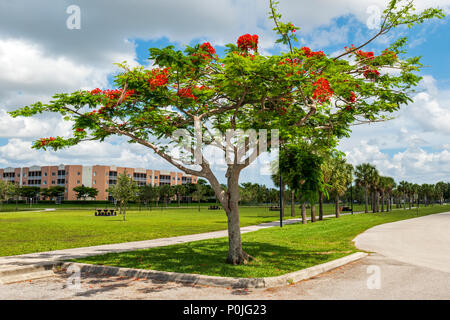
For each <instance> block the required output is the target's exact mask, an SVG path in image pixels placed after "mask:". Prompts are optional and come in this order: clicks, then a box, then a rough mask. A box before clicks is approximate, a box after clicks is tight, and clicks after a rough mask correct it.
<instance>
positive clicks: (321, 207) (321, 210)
mask: <svg viewBox="0 0 450 320" xmlns="http://www.w3.org/2000/svg"><path fill="white" fill-rule="evenodd" d="M319 220H320V221H322V220H323V193H322V192H321V191H319Z"/></svg>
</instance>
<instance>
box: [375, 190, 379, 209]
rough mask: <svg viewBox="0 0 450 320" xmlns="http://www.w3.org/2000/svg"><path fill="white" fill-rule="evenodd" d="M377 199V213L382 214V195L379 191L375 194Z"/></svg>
mask: <svg viewBox="0 0 450 320" xmlns="http://www.w3.org/2000/svg"><path fill="white" fill-rule="evenodd" d="M375 197H376V199H377V203H376V206H377V212H380V193H379V192H378V191H376V192H375Z"/></svg>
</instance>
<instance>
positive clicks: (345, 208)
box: [341, 207, 352, 212]
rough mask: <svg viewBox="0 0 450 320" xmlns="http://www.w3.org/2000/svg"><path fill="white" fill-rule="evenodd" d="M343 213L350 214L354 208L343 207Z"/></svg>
mask: <svg viewBox="0 0 450 320" xmlns="http://www.w3.org/2000/svg"><path fill="white" fill-rule="evenodd" d="M341 211H342V212H350V211H352V208H350V207H342V209H341Z"/></svg>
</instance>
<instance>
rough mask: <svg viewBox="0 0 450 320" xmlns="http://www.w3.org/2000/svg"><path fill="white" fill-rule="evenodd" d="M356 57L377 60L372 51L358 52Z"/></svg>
mask: <svg viewBox="0 0 450 320" xmlns="http://www.w3.org/2000/svg"><path fill="white" fill-rule="evenodd" d="M356 55H357V56H358V57H359V58H361V59H367V60H373V59H374V58H375V54H374V53H373V52H372V51H370V52H364V51H362V50H358V51H356Z"/></svg>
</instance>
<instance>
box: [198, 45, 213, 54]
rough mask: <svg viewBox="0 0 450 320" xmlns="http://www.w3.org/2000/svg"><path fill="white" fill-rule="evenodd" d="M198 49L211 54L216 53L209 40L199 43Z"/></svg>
mask: <svg viewBox="0 0 450 320" xmlns="http://www.w3.org/2000/svg"><path fill="white" fill-rule="evenodd" d="M200 49H201V50H203V51H206V52H208V53H209V54H211V55H213V54H215V53H216V49H214V47H213V46H212V45H211V44H210V43H209V42H205V43H203V44H202V45H200Z"/></svg>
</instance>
